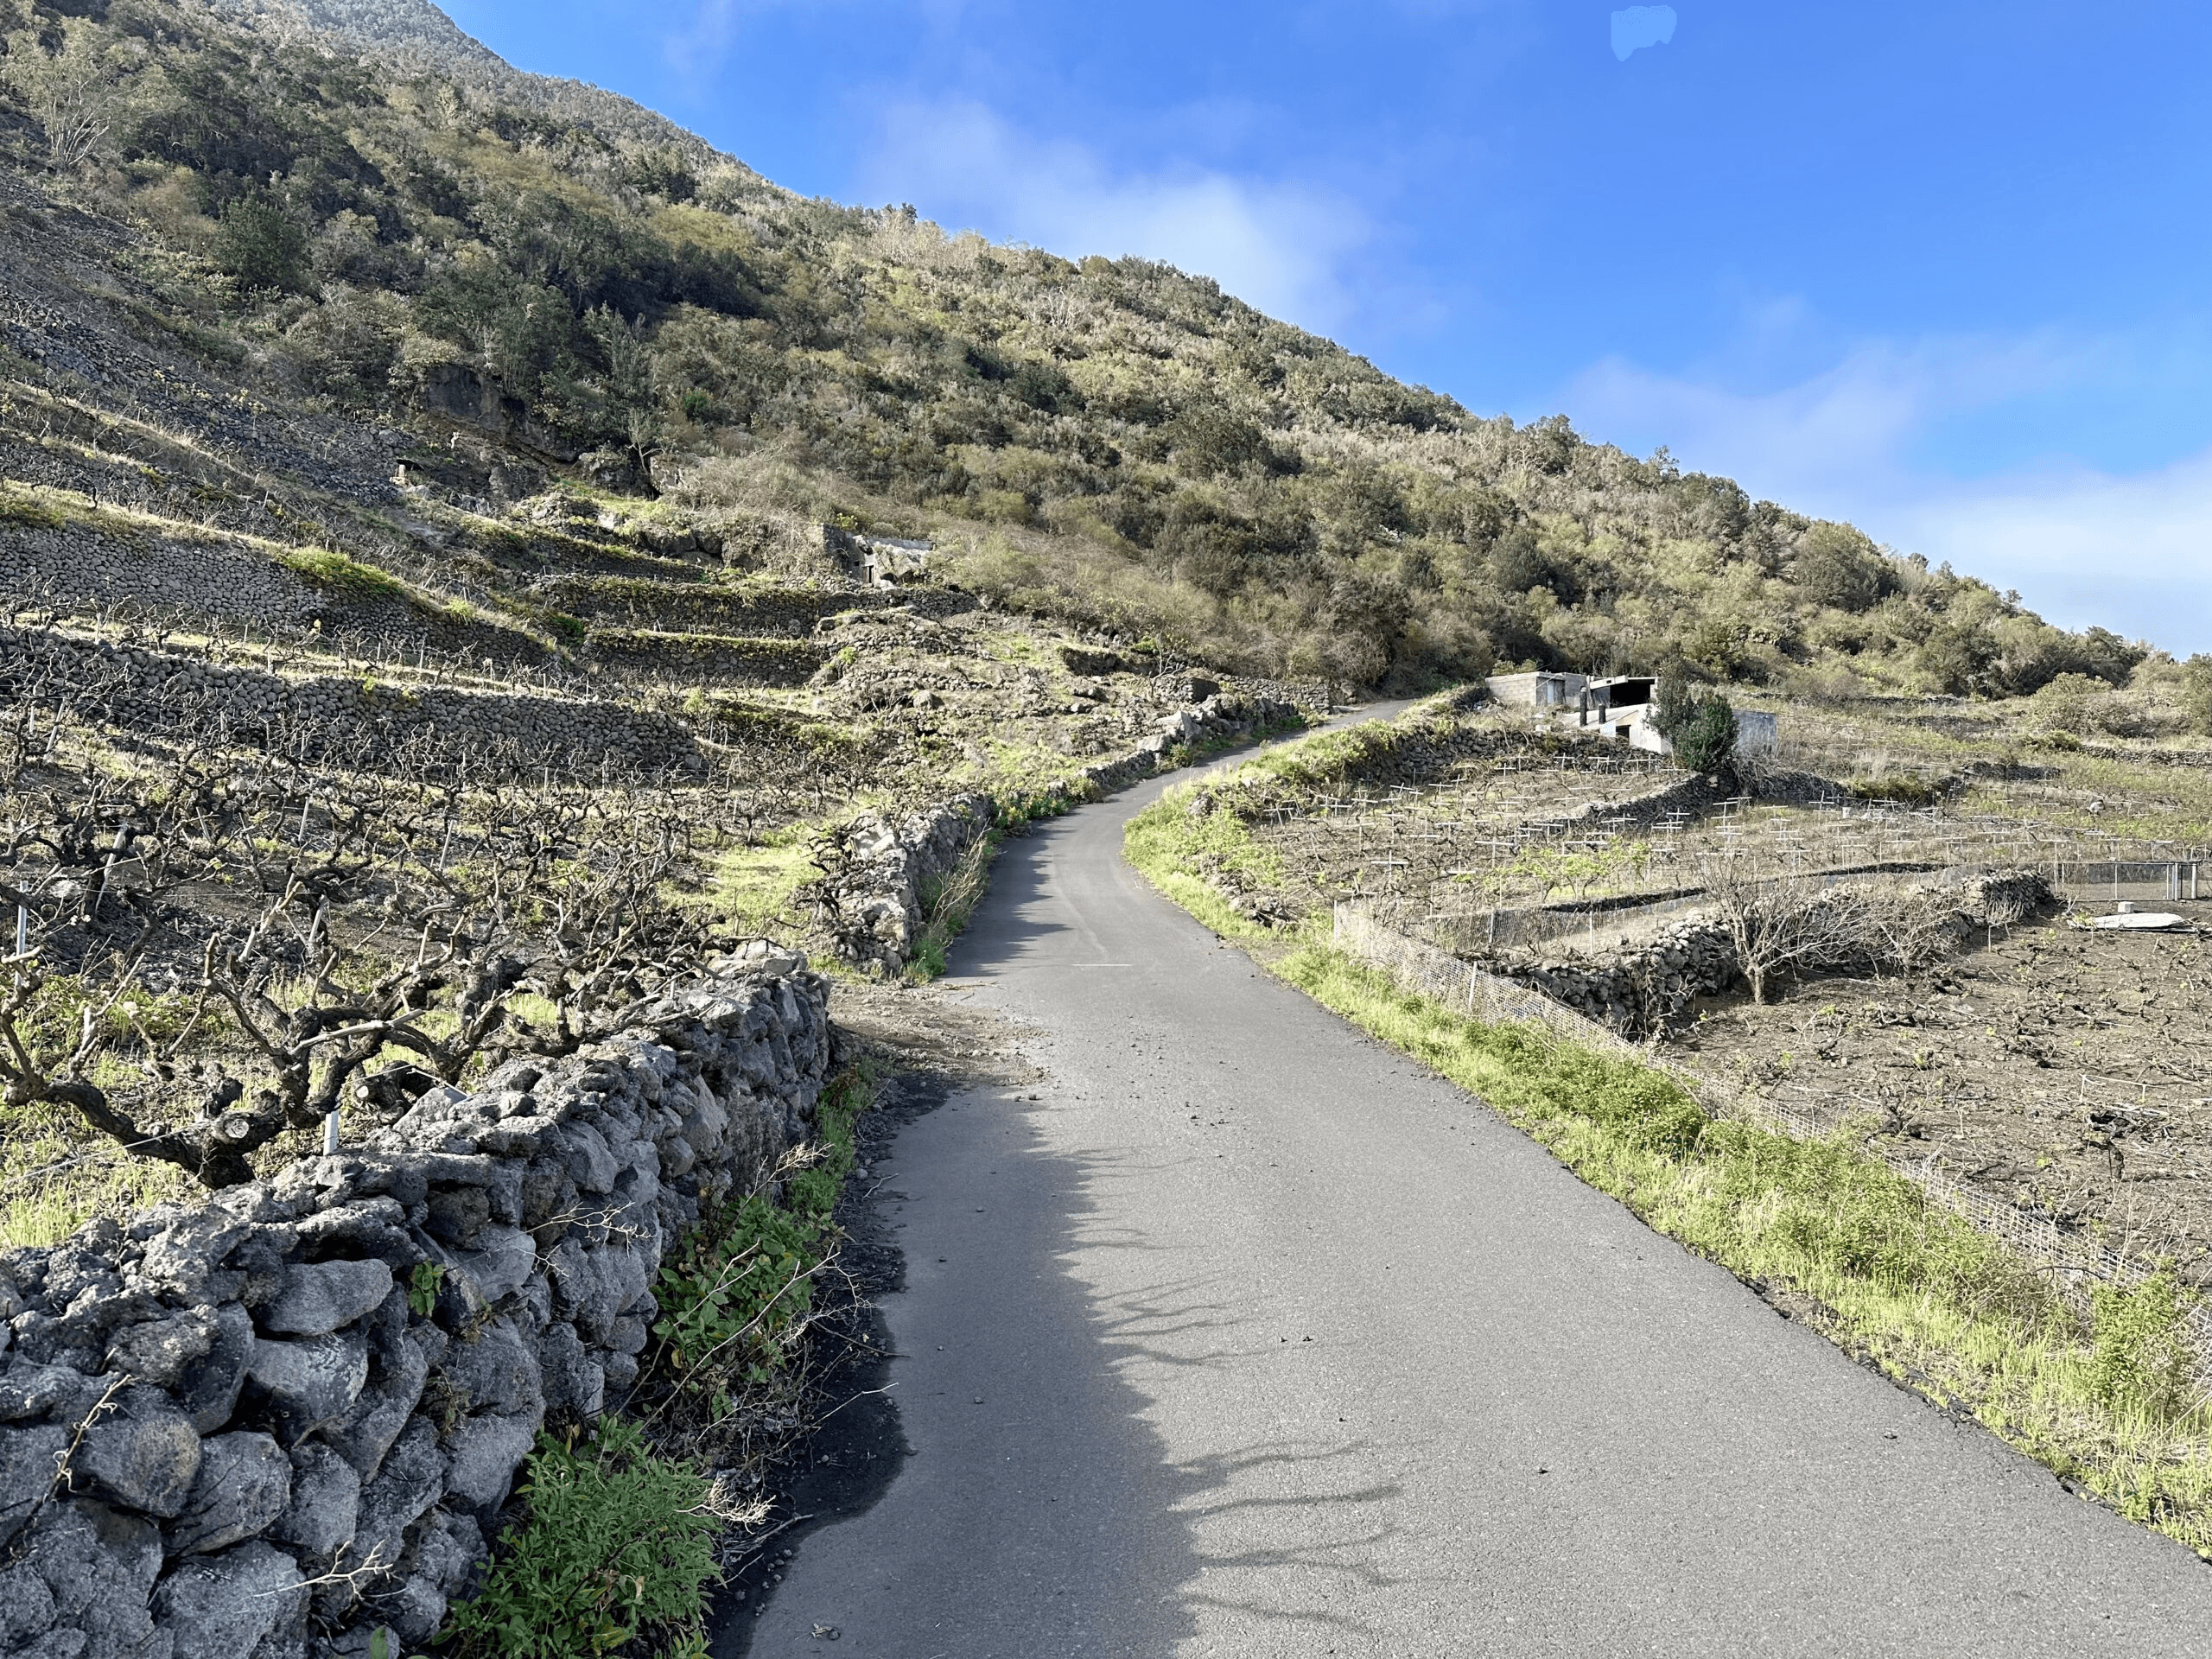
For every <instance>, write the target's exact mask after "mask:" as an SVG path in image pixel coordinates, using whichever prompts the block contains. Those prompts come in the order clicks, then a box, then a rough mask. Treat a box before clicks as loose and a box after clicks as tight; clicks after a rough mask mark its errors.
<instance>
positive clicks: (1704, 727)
mask: <svg viewBox="0 0 2212 1659" xmlns="http://www.w3.org/2000/svg"><path fill="white" fill-rule="evenodd" d="M1652 724H1653V725H1654V726H1656V728H1658V731H1659V735H1660V736H1662V737H1663V738H1665V739H1666V740H1667V741H1669V742H1670V743H1672V744H1673V745H1674V746H1675V763H1676V764H1677V765H1679V766H1687V767H1688V769H1689V770H1690V771H1692V772H1704V773H1707V775H1713V774H1717V773H1719V772H1726V770H1727V769H1728V767H1729V766H1730V764H1731V763H1732V761H1733V760H1735V758H1736V710H1735V708H1734V706H1733V705H1732V704H1731V703H1730V702H1729V701H1728V699H1727V698H1726V697H1725V696H1721V694H1720V693H1719V692H1718V691H1712V692H1704V693H1700V692H1699V691H1698V690H1695V689H1694V687H1692V686H1691V685H1690V684H1689V683H1688V681H1687V680H1686V679H1684V678H1683V677H1682V676H1681V674H1679V673H1675V674H1668V675H1664V676H1662V677H1661V679H1660V682H1659V702H1658V706H1657V707H1656V709H1653V710H1652Z"/></svg>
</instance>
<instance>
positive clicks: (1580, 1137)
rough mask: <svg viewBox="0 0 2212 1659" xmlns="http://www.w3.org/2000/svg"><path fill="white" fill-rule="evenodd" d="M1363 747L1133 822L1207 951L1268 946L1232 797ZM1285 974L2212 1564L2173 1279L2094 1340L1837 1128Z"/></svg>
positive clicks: (1137, 841)
mask: <svg viewBox="0 0 2212 1659" xmlns="http://www.w3.org/2000/svg"><path fill="white" fill-rule="evenodd" d="M1363 734H1367V735H1364V736H1363ZM1354 738H1358V739H1361V740H1362V741H1363V745H1365V746H1367V747H1363V749H1362V750H1361V751H1360V752H1359V753H1361V754H1363V755H1364V754H1372V753H1376V750H1375V748H1374V747H1372V746H1373V745H1374V744H1375V743H1376V741H1377V740H1376V738H1375V737H1374V736H1373V735H1372V734H1370V728H1355V729H1354V730H1353V731H1351V732H1348V733H1330V734H1325V735H1324V736H1323V737H1322V738H1320V739H1319V740H1315V741H1310V742H1308V743H1303V744H1297V745H1292V746H1289V747H1287V748H1286V749H1283V750H1278V751H1276V752H1274V753H1273V754H1270V755H1268V756H1264V757H1262V758H1261V759H1259V760H1255V761H1252V762H1248V763H1247V764H1246V765H1245V766H1243V767H1239V768H1238V769H1236V772H1232V773H1230V774H1229V776H1228V777H1227V778H1226V779H1207V780H1205V782H1204V783H1203V784H1192V785H1183V786H1181V787H1179V788H1178V789H1175V790H1172V791H1169V792H1168V793H1167V795H1166V796H1165V797H1164V798H1162V799H1161V800H1160V802H1158V803H1157V804H1154V806H1152V807H1150V808H1147V810H1145V811H1143V812H1141V813H1140V814H1138V815H1137V816H1136V817H1135V818H1133V819H1132V820H1131V821H1130V823H1129V825H1128V831H1127V835H1126V840H1125V843H1124V845H1125V849H1126V852H1127V855H1128V858H1129V861H1130V862H1131V863H1132V864H1134V865H1135V867H1136V868H1137V869H1138V870H1140V871H1141V873H1142V874H1144V875H1145V876H1146V877H1147V879H1149V880H1151V881H1152V882H1153V883H1154V885H1155V886H1157V887H1159V888H1160V891H1161V892H1162V893H1165V894H1166V896H1167V897H1168V898H1170V899H1173V900H1174V901H1175V902H1176V903H1178V904H1179V905H1180V906H1183V908H1185V910H1188V911H1189V912H1191V913H1192V915H1193V916H1195V917H1196V918H1198V920H1199V921H1201V922H1203V923H1205V925H1207V926H1209V927H1211V928H1212V929H1213V930H1214V931H1216V932H1217V933H1220V934H1223V935H1224V936H1228V937H1233V938H1254V937H1259V936H1264V935H1268V934H1269V933H1270V931H1271V930H1268V929H1266V928H1263V927H1262V926H1260V925H1256V924H1255V923H1252V922H1250V921H1248V920H1247V919H1245V918H1243V917H1241V916H1239V915H1237V914H1236V912H1234V911H1233V910H1231V909H1230V906H1229V905H1228V904H1227V902H1226V900H1225V899H1224V896H1223V894H1222V893H1221V892H1220V890H1219V889H1218V888H1217V887H1215V886H1214V885H1213V884H1212V882H1211V880H1208V873H1209V871H1210V870H1227V869H1243V870H1246V871H1248V872H1249V873H1250V874H1255V875H1259V876H1265V875H1267V874H1270V872H1269V871H1268V869H1267V868H1265V861H1266V859H1267V852H1266V849H1263V848H1262V847H1260V846H1259V845H1258V844H1257V843H1256V842H1254V841H1253V840H1252V838H1251V836H1250V835H1249V832H1248V830H1247V829H1246V828H1245V823H1244V820H1243V818H1242V817H1240V816H1239V815H1238V813H1237V811H1236V810H1235V807H1236V802H1237V801H1238V800H1239V799H1240V791H1243V792H1244V793H1246V794H1249V795H1250V796H1252V797H1254V798H1256V797H1258V796H1259V795H1260V794H1261V793H1262V792H1263V788H1264V783H1265V780H1266V779H1268V778H1275V779H1290V778H1312V777H1318V776H1321V775H1324V774H1323V772H1322V770H1321V769H1322V768H1329V769H1331V770H1334V769H1335V768H1336V767H1337V766H1338V765H1339V764H1340V763H1341V762H1342V761H1343V760H1344V759H1345V758H1346V756H1345V753H1344V751H1345V749H1346V748H1347V747H1349V746H1348V745H1347V744H1346V743H1345V741H1344V740H1346V739H1354ZM1384 741H1387V740H1384ZM1324 745H1325V746H1326V747H1323V746H1324ZM1317 750H1318V751H1319V753H1316V752H1315V751H1317ZM1301 752H1304V753H1301ZM1272 965H1273V969H1274V972H1275V973H1277V974H1278V975H1280V976H1281V977H1282V978H1284V979H1285V980H1287V981H1288V982H1290V983H1291V984H1293V985H1295V986H1297V987H1298V988H1300V989H1301V990H1303V991H1305V992H1306V994H1307V995H1310V996H1312V997H1313V998H1314V1000H1315V1001H1319V1002H1320V1003H1322V1004H1323V1005H1324V1006H1325V1007H1330V1008H1332V1009H1334V1010H1335V1011H1336V1012H1337V1013H1338V1014H1342V1015H1344V1017H1345V1018H1346V1019H1349V1020H1352V1021H1353V1022H1354V1023H1355V1024H1357V1025H1359V1026H1360V1027H1363V1028H1364V1029H1365V1030H1367V1031H1368V1032H1370V1033H1372V1034H1373V1035H1375V1036H1376V1037H1378V1038H1380V1039H1382V1040H1383V1041H1384V1042H1387V1043H1389V1045H1391V1046H1393V1047H1395V1048H1396V1049H1398V1050H1400V1051H1401V1052H1404V1053H1406V1054H1408V1055H1411V1056H1413V1057H1414V1058H1416V1059H1419V1060H1421V1061H1422V1062H1423V1063H1425V1064H1427V1065H1429V1066H1431V1067H1433V1069H1434V1070H1436V1071H1439V1072H1440V1073H1441V1074H1442V1075H1443V1076H1445V1077H1448V1078H1450V1079H1451V1080H1452V1082H1454V1083H1456V1084H1459V1085H1460V1086H1461V1087H1462V1088H1464V1089H1466V1090H1469V1091H1470V1092H1471V1093H1472V1094H1474V1095H1476V1096H1479V1097H1480V1098H1481V1099H1483V1100H1484V1102H1486V1103H1488V1104H1489V1105H1490V1106H1491V1109H1494V1110H1496V1111H1497V1113H1498V1114H1499V1115H1500V1116H1503V1117H1504V1118H1505V1119H1506V1120H1507V1121H1508V1122H1511V1123H1513V1124H1514V1125H1515V1126H1516V1127H1517V1128H1521V1129H1522V1130H1523V1131H1525V1132H1526V1133H1527V1134H1528V1135H1530V1136H1531V1137H1532V1138H1533V1139H1535V1141H1538V1142H1539V1143H1540V1144H1541V1145H1542V1146H1543V1147H1546V1148H1547V1149H1548V1151H1550V1152H1551V1153H1552V1154H1553V1155H1554V1156H1555V1157H1557V1158H1558V1159H1559V1160H1560V1161H1561V1162H1562V1163H1563V1164H1565V1165H1566V1166H1567V1167H1568V1168H1569V1169H1571V1170H1573V1172H1574V1173H1575V1174H1577V1175H1578V1176H1580V1178H1581V1179H1583V1180H1585V1181H1586V1182H1588V1183H1589V1184H1590V1185H1592V1186H1593V1187H1596V1188H1597V1189H1598V1190H1599V1191H1600V1192H1606V1193H1609V1194H1611V1196H1613V1197H1614V1198H1618V1199H1619V1200H1620V1201H1621V1202H1622V1203H1623V1204H1624V1205H1627V1206H1628V1208H1629V1209H1630V1211H1632V1212H1633V1213H1634V1214H1635V1215H1636V1216H1637V1217H1639V1218H1640V1219H1642V1220H1643V1222H1644V1223H1645V1224H1648V1225H1649V1226H1650V1227H1652V1228H1653V1229H1654V1230H1656V1231H1659V1232H1662V1233H1664V1234H1666V1235H1667V1236H1669V1237H1671V1238H1674V1239H1676V1240H1678V1241H1680V1242H1681V1243H1683V1244H1684V1245H1686V1246H1688V1248H1689V1249H1693V1250H1694V1251H1696V1252H1697V1253H1698V1254H1700V1255H1703V1256H1705V1257H1706V1258H1707V1259H1708V1260H1710V1261H1713V1262H1717V1263H1719V1265H1721V1266H1723V1267H1725V1268H1727V1269H1728V1270H1729V1271H1730V1272H1732V1273H1733V1274H1736V1275H1737V1276H1738V1278H1740V1279H1743V1280H1745V1281H1747V1282H1749V1283H1751V1284H1754V1285H1759V1286H1765V1287H1774V1288H1777V1289H1787V1290H1788V1291H1790V1292H1793V1293H1795V1294H1796V1296H1798V1297H1800V1298H1802V1299H1803V1300H1806V1301H1808V1302H1809V1303H1811V1304H1812V1305H1813V1307H1814V1308H1815V1317H1814V1319H1812V1320H1811V1321H1810V1322H1812V1323H1814V1324H1815V1325H1817V1326H1818V1327H1820V1328H1821V1329H1823V1330H1824V1331H1825V1332H1827V1335H1828V1336H1829V1337H1830V1338H1833V1339H1834V1340H1835V1341H1836V1342H1837V1343H1839V1344H1841V1345H1842V1346H1844V1347H1846V1348H1847V1349H1848V1350H1849V1351H1852V1352H1853V1353H1855V1354H1857V1355H1859V1356H1860V1357H1864V1358H1866V1359H1867V1360H1869V1361H1871V1362H1872V1363H1874V1364H1876V1365H1877V1366H1878V1367H1879V1368H1880V1369H1881V1370H1883V1371H1885V1373H1886V1374H1888V1375H1889V1376H1891V1377H1892V1378H1894V1379H1896V1380H1897V1381H1898V1382H1899V1383H1904V1384H1905V1385H1906V1386H1909V1387H1911V1388H1914V1389H1918V1390H1919V1391H1920V1392H1922V1393H1923V1394H1924V1395H1927V1396H1928V1397H1929V1398H1930V1399H1933V1400H1936V1401H1937V1402H1941V1403H1942V1404H1944V1405H1946V1406H1948V1407H1952V1408H1962V1409H1964V1410H1967V1411H1969V1412H1971V1413H1972V1414H1974V1416H1975V1417H1976V1418H1978V1419H1979V1420H1980V1421H1981V1422H1982V1423H1984V1424H1985V1425H1986V1426H1987V1427H1989V1428H1990V1429H1992V1430H1993V1431H1994V1432H1995V1433H1998V1434H1999V1435H2001V1436H2002V1437H2003V1438H2005V1440H2008V1441H2010V1442H2011V1443H2012V1445H2014V1446H2018V1447H2019V1448H2020V1449H2021V1450H2022V1451H2024V1452H2026V1453H2028V1454H2029V1455H2030V1456H2031V1457H2033V1458H2035V1459H2037V1460H2039V1461H2040V1462H2042V1463H2044V1464H2045V1465H2048V1466H2050V1468H2051V1469H2053V1470H2054V1471H2056V1472H2057V1473H2058V1474H2060V1475H2061V1476H2062V1477H2063V1478H2068V1479H2069V1480H2072V1481H2075V1482H2076V1483H2078V1484H2080V1485H2081V1486H2082V1487H2083V1488H2085V1489H2086V1490H2088V1491H2090V1492H2092V1493H2094V1495H2095V1496H2097V1497H2100V1498H2101V1499H2103V1500H2104V1501H2105V1502H2107V1503H2110V1504H2111V1505H2112V1506H2113V1508H2115V1509H2117V1510H2120V1512H2121V1513H2122V1514H2124V1515H2126V1516H2129V1517H2130V1518H2131V1519H2133V1520H2136V1521H2139V1522H2142V1523H2144V1524H2145V1525H2147V1526H2151V1527H2153V1528H2155V1529H2158V1530H2159V1531H2161V1532H2164V1533H2165V1534H2166V1535H2169V1536H2171V1537H2172V1538H2175V1539H2177V1540H2178V1541H2181V1542H2182V1543H2184V1544H2186V1545H2188V1546H2189V1547H2190V1548H2192V1549H2194V1550H2196V1552H2197V1553H2198V1554H2201V1555H2204V1556H2207V1557H2208V1558H2212V1412H2208V1410H2207V1408H2206V1403H2205V1402H2204V1401H2203V1400H2202V1398H2200V1397H2199V1396H2198V1395H2197V1394H2196V1389H2195V1386H2194V1383H2193V1380H2192V1379H2193V1361H2194V1355H2193V1354H2192V1353H2191V1351H2190V1346H2189V1344H2188V1342H2187V1340H2186V1337H2185V1333H2184V1327H2183V1321H2184V1319H2186V1317H2187V1315H2188V1313H2189V1311H2190V1302H2191V1299H2190V1295H2189V1294H2188V1293H2186V1292H2184V1291H2183V1290H2182V1289H2181V1288H2180V1287H2178V1286H2177V1283H2176V1282H2175V1281H2174V1279H2173V1278H2172V1276H2171V1274H2166V1273H2160V1274H2156V1275H2154V1276H2153V1277H2152V1278H2151V1279H2149V1280H2147V1281H2145V1282H2143V1283H2142V1284H2140V1285H2139V1286H2138V1287H2135V1288H2133V1290H2129V1291H2119V1290H2113V1289H2100V1290H2098V1291H2096V1292H2095V1293H2094V1296H2093V1303H2094V1306H2093V1311H2092V1312H2091V1313H2090V1314H2088V1316H2086V1317H2085V1316H2084V1314H2083V1313H2082V1311H2081V1310H2080V1309H2078V1308H2077V1307H2075V1306H2074V1305H2072V1304H2070V1303H2069V1301H2067V1300H2065V1298H2064V1297H2063V1296H2062V1295H2061V1294H2059V1293H2058V1291H2057V1290H2056V1287H2055V1286H2054V1284H2053V1282H2052V1281H2051V1280H2050V1277H2049V1276H2048V1275H2047V1274H2042V1273H2039V1272H2037V1271H2036V1270H2035V1269H2034V1268H2032V1267H2031V1265H2030V1264H2029V1263H2028V1262H2025V1261H2024V1260H2023V1259H2021V1258H2020V1257H2019V1256H2018V1255H2016V1254H2015V1253H2014V1252H2013V1251H2012V1250H2011V1249H2009V1248H2007V1247H2006V1246H2005V1244H2003V1243H2001V1242H1999V1240H1997V1239H1996V1238H1994V1237H1993V1236H1990V1235H1988V1234H1986V1233H1983V1232H1981V1231H1980V1230H1977V1229H1975V1228H1974V1227H1973V1226H1972V1225H1971V1224H1968V1223H1967V1221H1966V1220H1964V1219H1963V1218H1962V1217H1959V1216H1956V1215H1955V1214H1953V1213H1952V1212H1951V1211H1948V1210H1946V1209H1944V1208H1942V1206H1940V1205H1937V1204H1936V1203H1935V1202H1934V1201H1932V1200H1931V1199H1930V1198H1929V1196H1928V1195H1927V1193H1926V1192H1923V1190H1922V1189H1921V1188H1920V1187H1919V1186H1917V1185H1915V1184H1914V1183H1913V1182H1911V1181H1910V1180H1908V1179H1905V1178H1904V1176H1902V1175H1899V1174H1898V1173H1896V1172H1895V1171H1893V1170H1891V1169H1890V1168H1889V1167H1888V1166H1885V1165H1884V1164H1882V1163H1881V1162H1880V1161H1879V1160H1876V1159H1874V1158H1872V1157H1870V1156H1868V1155H1867V1154H1866V1152H1865V1151H1864V1150H1863V1148H1862V1147H1860V1146H1859V1144H1858V1143H1857V1141H1856V1140H1855V1138H1854V1137H1853V1135H1852V1133H1851V1132H1850V1130H1849V1129H1848V1128H1847V1129H1845V1130H1843V1131H1840V1132H1839V1133H1838V1134H1837V1135H1834V1137H1832V1138H1829V1139H1827V1140H1821V1141H1799V1140H1796V1139H1794V1138H1792V1137H1790V1136H1789V1135H1782V1134H1778V1133H1776V1132H1773V1131H1770V1130H1766V1129H1763V1128H1757V1127H1754V1126H1752V1125H1750V1124H1745V1123H1739V1122H1728V1121H1722V1120H1717V1119H1714V1118H1713V1117H1711V1116H1708V1115H1707V1113H1706V1111H1705V1110H1704V1109H1702V1107H1700V1104H1699V1103H1698V1102H1697V1101H1696V1100H1695V1099H1694V1098H1693V1097H1692V1096H1690V1095H1689V1094H1688V1092H1687V1091H1686V1090H1684V1089H1683V1087H1682V1086H1681V1084H1680V1083H1678V1082H1677V1081H1676V1080H1675V1078H1673V1077H1670V1076H1669V1075H1668V1074H1667V1073H1665V1072H1662V1071H1657V1070H1656V1069H1655V1068H1652V1067H1649V1066H1647V1065H1642V1064H1640V1063H1638V1062H1637V1061H1636V1060H1634V1059H1631V1058H1625V1057H1623V1056H1619V1055H1615V1054H1610V1053H1605V1052H1599V1051H1598V1050H1594V1049H1590V1048H1586V1047H1583V1046H1579V1045H1576V1044H1574V1043H1572V1042H1568V1041H1567V1040H1565V1039H1561V1038H1559V1037H1557V1036H1555V1035H1554V1034H1553V1033H1551V1032H1549V1031H1548V1030H1546V1029H1545V1028H1543V1027H1541V1026H1535V1025H1522V1024H1503V1025H1491V1024H1486V1023H1484V1022H1482V1021H1479V1020H1471V1019H1468V1018H1466V1017H1465V1015H1463V1014H1459V1013H1457V1012H1456V1011H1454V1010H1453V1009H1452V1008H1450V1007H1446V1006H1445V1005H1443V1004H1441V1003H1440V1002H1437V1001H1433V1000H1432V999H1430V998H1428V997H1425V996H1422V995H1419V994H1417V993H1414V992H1410V991H1408V990H1406V989H1405V988H1402V987H1401V986H1400V985H1399V984H1397V983H1396V982H1395V981H1394V980H1393V979H1392V978H1391V977H1390V976H1389V975H1388V974H1386V973H1384V972H1383V970H1381V969H1376V968H1375V967H1372V966H1370V965H1369V964H1367V963H1363V962H1362V961H1359V960H1357V959H1356V958H1354V957H1351V956H1350V955H1348V954H1347V953H1345V952H1344V951H1341V950H1337V949H1336V948H1335V947H1334V946H1333V945H1332V944H1329V943H1327V942H1326V941H1325V939H1324V938H1318V937H1313V936H1310V935H1309V936H1308V937H1307V938H1306V939H1305V940H1304V941H1303V942H1301V943H1300V944H1298V945H1297V946H1296V948H1295V949H1294V950H1291V951H1290V952H1289V953H1288V954H1287V955H1286V956H1284V957H1282V958H1281V959H1280V960H1278V961H1276V962H1275V963H1273V964H1272Z"/></svg>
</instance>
